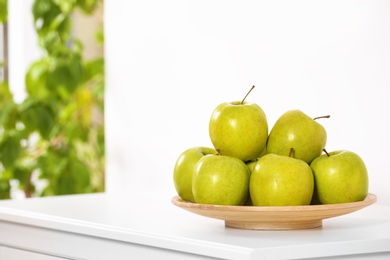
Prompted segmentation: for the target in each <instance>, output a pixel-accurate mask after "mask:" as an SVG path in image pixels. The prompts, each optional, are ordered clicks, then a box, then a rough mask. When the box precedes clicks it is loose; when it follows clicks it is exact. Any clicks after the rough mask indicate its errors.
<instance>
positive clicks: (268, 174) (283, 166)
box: [249, 154, 314, 206]
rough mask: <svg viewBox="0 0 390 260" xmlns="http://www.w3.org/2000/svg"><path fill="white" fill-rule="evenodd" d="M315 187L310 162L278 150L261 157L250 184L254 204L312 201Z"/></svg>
mask: <svg viewBox="0 0 390 260" xmlns="http://www.w3.org/2000/svg"><path fill="white" fill-rule="evenodd" d="M313 189H314V178H313V172H312V170H311V169H310V166H309V165H308V164H307V163H306V162H304V161H302V160H299V159H296V158H292V157H289V156H284V155H277V154H267V155H264V156H263V157H261V158H260V159H259V160H258V161H257V163H256V165H255V167H254V168H253V170H252V173H251V178H250V186H249V192H250V197H251V200H252V203H253V205H254V206H296V205H309V204H310V202H311V198H312V195H313Z"/></svg>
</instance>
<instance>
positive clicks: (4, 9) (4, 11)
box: [0, 0, 8, 23]
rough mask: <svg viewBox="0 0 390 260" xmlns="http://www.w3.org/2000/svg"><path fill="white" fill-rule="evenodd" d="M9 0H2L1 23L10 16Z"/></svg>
mask: <svg viewBox="0 0 390 260" xmlns="http://www.w3.org/2000/svg"><path fill="white" fill-rule="evenodd" d="M7 2H8V1H7V0H0V23H4V22H5V21H7V18H8V17H7V16H8V3H7Z"/></svg>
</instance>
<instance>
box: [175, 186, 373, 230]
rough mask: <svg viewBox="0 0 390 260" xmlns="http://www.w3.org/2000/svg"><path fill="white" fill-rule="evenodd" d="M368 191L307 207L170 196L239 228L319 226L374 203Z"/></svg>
mask: <svg viewBox="0 0 390 260" xmlns="http://www.w3.org/2000/svg"><path fill="white" fill-rule="evenodd" d="M376 200H377V198H376V196H375V195H374V194H371V193H369V194H368V195H367V197H366V199H365V200H363V201H359V202H351V203H340V204H323V205H307V206H223V205H210V204H197V203H191V202H187V201H184V200H182V199H181V198H180V197H179V196H175V197H173V198H172V203H173V204H174V205H176V206H178V207H180V208H182V209H185V210H188V211H190V212H192V213H195V214H198V215H202V216H205V217H210V218H215V219H221V220H224V221H225V226H227V227H232V228H240V229H260V230H261V229H264V230H279V229H307V228H315V227H321V226H322V220H323V219H327V218H333V217H337V216H341V215H345V214H348V213H352V212H354V211H357V210H360V209H362V208H365V207H367V206H369V205H371V204H374V203H375V202H376Z"/></svg>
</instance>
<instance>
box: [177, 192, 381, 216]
mask: <svg viewBox="0 0 390 260" xmlns="http://www.w3.org/2000/svg"><path fill="white" fill-rule="evenodd" d="M376 201H377V196H376V195H375V194H373V193H367V196H366V198H365V199H364V200H362V201H357V202H347V203H336V204H318V205H298V206H230V205H216V204H200V203H193V202H189V201H185V200H183V199H182V198H181V197H180V196H179V195H176V196H174V197H173V198H172V199H171V202H172V203H173V204H174V205H176V206H178V207H181V208H188V209H190V208H192V209H198V210H215V211H230V212H240V211H241V212H242V211H247V212H252V211H254V212H262V211H264V212H270V211H273V212H277V211H278V212H289V211H300V212H302V211H312V210H313V211H321V210H329V209H337V208H339V209H346V208H359V207H366V206H369V205H372V204H374V203H375V202H376Z"/></svg>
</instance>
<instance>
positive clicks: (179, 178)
mask: <svg viewBox="0 0 390 260" xmlns="http://www.w3.org/2000/svg"><path fill="white" fill-rule="evenodd" d="M216 153H217V152H216V151H215V149H213V148H208V147H201V146H199V147H192V148H189V149H187V150H185V151H184V152H183V153H182V154H180V156H179V158H178V159H177V160H176V163H175V167H174V170H173V181H174V184H175V188H176V191H177V194H178V195H179V196H180V197H181V198H182V199H183V200H186V201H190V202H195V200H194V196H193V194H192V176H193V174H194V172H195V169H196V164H197V163H198V161H199V159H200V158H202V157H204V156H205V155H207V154H216Z"/></svg>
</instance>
